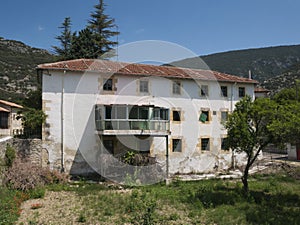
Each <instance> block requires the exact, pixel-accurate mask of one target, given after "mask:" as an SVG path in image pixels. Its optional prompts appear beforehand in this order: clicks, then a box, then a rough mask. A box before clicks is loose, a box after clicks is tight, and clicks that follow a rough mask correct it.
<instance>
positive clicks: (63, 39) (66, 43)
mask: <svg viewBox="0 0 300 225" xmlns="http://www.w3.org/2000/svg"><path fill="white" fill-rule="evenodd" d="M59 28H60V29H62V32H61V35H58V36H56V39H57V40H58V41H59V42H60V45H61V46H60V47H58V46H52V48H53V50H54V52H55V53H56V54H57V55H58V56H59V59H60V60H67V59H71V58H72V55H71V52H70V50H71V43H72V32H71V18H70V17H66V18H65V20H64V22H63V23H62V25H61V26H60V27H59Z"/></svg>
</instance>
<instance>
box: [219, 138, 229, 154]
mask: <svg viewBox="0 0 300 225" xmlns="http://www.w3.org/2000/svg"><path fill="white" fill-rule="evenodd" d="M226 140H228V138H227V137H222V138H221V150H222V151H226V152H227V151H229V148H227V149H226V147H224V145H225V144H224V141H226Z"/></svg>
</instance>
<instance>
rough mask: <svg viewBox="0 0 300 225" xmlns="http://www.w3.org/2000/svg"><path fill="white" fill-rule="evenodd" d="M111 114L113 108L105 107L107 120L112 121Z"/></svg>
mask: <svg viewBox="0 0 300 225" xmlns="http://www.w3.org/2000/svg"><path fill="white" fill-rule="evenodd" d="M111 113H112V107H111V106H105V119H107V120H110V119H111Z"/></svg>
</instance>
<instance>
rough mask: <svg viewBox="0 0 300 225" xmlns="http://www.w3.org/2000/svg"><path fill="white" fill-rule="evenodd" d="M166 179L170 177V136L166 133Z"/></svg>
mask: <svg viewBox="0 0 300 225" xmlns="http://www.w3.org/2000/svg"><path fill="white" fill-rule="evenodd" d="M166 176H167V177H166V180H167V183H168V179H169V136H168V135H166Z"/></svg>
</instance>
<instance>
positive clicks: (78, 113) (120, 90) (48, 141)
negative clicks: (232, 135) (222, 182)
mask: <svg viewBox="0 0 300 225" xmlns="http://www.w3.org/2000/svg"><path fill="white" fill-rule="evenodd" d="M103 79H104V77H103V75H100V74H96V73H84V74H83V73H75V72H66V73H64V72H63V71H62V72H57V71H51V76H49V75H44V76H43V107H44V111H45V113H46V114H47V115H48V117H47V121H46V125H45V127H44V135H43V140H44V147H43V148H45V149H47V150H48V152H49V163H50V168H54V169H61V168H63V169H64V170H65V171H66V172H70V173H75V174H82V173H87V172H91V171H93V169H91V168H94V169H96V171H97V170H98V169H99V170H100V167H101V165H99V154H100V148H101V140H100V138H99V136H98V134H97V133H96V126H95V112H94V111H95V110H94V107H95V104H102V105H110V104H129V105H155V106H158V107H166V108H169V109H170V110H172V109H180V110H181V114H182V120H181V121H180V122H174V121H171V122H170V127H171V134H170V135H169V136H168V139H169V146H168V151H169V171H170V173H192V172H195V173H204V172H211V171H216V170H226V169H228V168H229V167H231V165H232V159H233V158H235V159H236V160H242V157H236V156H235V157H233V156H232V152H231V151H223V150H221V147H220V145H221V143H220V140H221V138H223V137H225V136H226V130H225V129H224V128H223V126H222V124H221V121H220V117H221V116H220V112H221V111H228V112H230V111H232V110H233V108H234V105H235V103H236V102H237V101H239V100H240V98H239V97H238V88H239V87H240V86H243V87H245V88H246V94H248V95H250V96H252V97H253V98H254V85H253V84H244V85H236V84H229V83H223V84H222V85H226V86H227V87H228V97H222V96H221V94H220V83H218V82H216V81H215V82H200V83H197V82H195V81H193V80H182V81H181V82H182V94H181V95H180V96H177V95H174V94H172V82H171V80H170V79H165V78H159V77H148V78H147V79H148V80H149V83H150V85H149V93H147V94H145V93H139V91H138V88H137V84H138V79H136V78H134V77H126V76H114V81H115V84H114V85H115V86H114V90H113V91H112V93H103V91H101V88H102V84H103ZM202 84H204V85H209V95H208V97H202V96H200V95H199V85H202ZM62 93H63V94H62ZM204 109H209V111H210V121H209V122H205V123H202V122H199V114H200V112H201V110H204ZM61 112H62V113H61ZM207 137H209V138H210V150H209V151H202V150H201V149H200V147H201V143H200V140H201V138H207ZM173 138H180V139H182V151H181V152H172V145H171V144H172V139H173ZM151 154H152V156H155V157H157V159H158V161H159V163H160V164H161V165H162V167H163V170H165V169H166V168H165V166H166V163H165V162H166V142H165V140H164V138H161V137H154V138H153V140H151ZM87 162H88V164H87ZM235 164H239V162H235ZM87 165H89V166H87Z"/></svg>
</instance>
